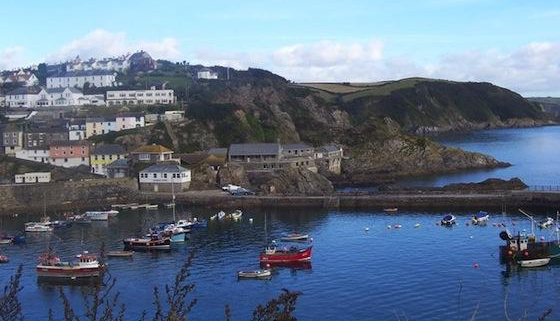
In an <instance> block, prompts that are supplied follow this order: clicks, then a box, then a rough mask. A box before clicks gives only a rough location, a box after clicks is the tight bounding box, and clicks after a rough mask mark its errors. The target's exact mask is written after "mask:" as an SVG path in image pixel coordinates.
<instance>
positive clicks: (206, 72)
mask: <svg viewBox="0 0 560 321" xmlns="http://www.w3.org/2000/svg"><path fill="white" fill-rule="evenodd" d="M196 77H197V78H198V79H218V73H217V72H215V71H212V69H210V68H202V69H201V70H200V71H199V72H197V73H196Z"/></svg>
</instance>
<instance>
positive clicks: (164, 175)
mask: <svg viewBox="0 0 560 321" xmlns="http://www.w3.org/2000/svg"><path fill="white" fill-rule="evenodd" d="M173 176H175V175H173ZM163 178H167V173H163Z"/></svg>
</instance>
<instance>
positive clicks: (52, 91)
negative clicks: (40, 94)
mask: <svg viewBox="0 0 560 321" xmlns="http://www.w3.org/2000/svg"><path fill="white" fill-rule="evenodd" d="M66 89H68V90H70V92H72V93H74V94H81V93H82V92H81V91H80V90H79V89H78V88H74V87H61V88H45V91H46V92H47V93H49V94H60V93H62V92H64V91H65V90H66Z"/></svg>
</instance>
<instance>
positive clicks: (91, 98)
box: [78, 95, 105, 106]
mask: <svg viewBox="0 0 560 321" xmlns="http://www.w3.org/2000/svg"><path fill="white" fill-rule="evenodd" d="M78 105H80V106H84V105H89V106H105V96H104V95H83V96H82V97H80V98H78Z"/></svg>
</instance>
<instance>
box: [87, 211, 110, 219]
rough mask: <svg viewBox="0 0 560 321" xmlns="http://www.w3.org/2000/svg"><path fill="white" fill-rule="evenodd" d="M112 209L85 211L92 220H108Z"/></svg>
mask: <svg viewBox="0 0 560 321" xmlns="http://www.w3.org/2000/svg"><path fill="white" fill-rule="evenodd" d="M109 212H110V211H88V212H86V213H85V215H86V217H89V218H90V219H91V220H92V221H107V220H109Z"/></svg>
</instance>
